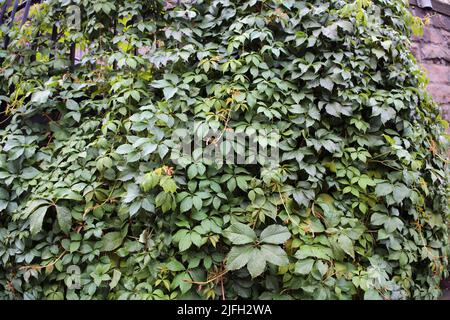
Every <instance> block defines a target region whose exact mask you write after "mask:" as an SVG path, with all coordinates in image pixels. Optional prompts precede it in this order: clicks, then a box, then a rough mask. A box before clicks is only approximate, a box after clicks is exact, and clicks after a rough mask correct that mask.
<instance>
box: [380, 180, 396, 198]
mask: <svg viewBox="0 0 450 320" xmlns="http://www.w3.org/2000/svg"><path fill="white" fill-rule="evenodd" d="M392 191H394V186H393V185H392V184H390V183H380V184H377V186H376V188H375V194H376V196H377V197H385V196H387V195H388V194H391V193H392Z"/></svg>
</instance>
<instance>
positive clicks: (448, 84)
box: [411, 0, 450, 120]
mask: <svg viewBox="0 0 450 320" xmlns="http://www.w3.org/2000/svg"><path fill="white" fill-rule="evenodd" d="M414 3H415V1H412V5H411V8H412V11H413V13H414V14H415V15H416V16H419V17H426V16H427V15H428V16H429V17H430V18H429V24H428V25H427V26H426V27H425V29H424V34H423V36H422V37H414V43H413V47H412V49H413V52H414V54H415V56H416V58H417V60H418V62H419V63H420V64H421V65H422V66H423V67H424V68H425V69H426V70H427V74H428V77H429V78H430V84H429V86H428V90H429V92H430V93H431V94H432V95H433V97H434V99H435V100H436V101H437V102H438V103H439V104H441V106H442V109H443V113H444V117H445V119H447V120H450V1H448V0H440V1H433V7H434V8H435V9H436V10H424V9H421V8H418V7H417V6H416V5H414ZM437 8H439V11H437ZM446 9H448V10H446ZM442 11H445V12H442Z"/></svg>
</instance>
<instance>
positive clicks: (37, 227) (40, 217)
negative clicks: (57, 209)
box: [30, 206, 49, 235]
mask: <svg viewBox="0 0 450 320" xmlns="http://www.w3.org/2000/svg"><path fill="white" fill-rule="evenodd" d="M48 208H49V206H44V207H39V208H37V209H36V211H34V212H33V213H32V214H31V216H30V231H31V234H32V235H36V234H37V233H39V232H40V231H41V230H42V223H43V221H44V217H45V214H46V213H47V209H48Z"/></svg>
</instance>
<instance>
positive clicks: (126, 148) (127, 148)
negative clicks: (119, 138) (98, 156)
mask: <svg viewBox="0 0 450 320" xmlns="http://www.w3.org/2000/svg"><path fill="white" fill-rule="evenodd" d="M133 150H134V148H133V146H132V145H131V144H123V145H121V146H119V147H118V148H117V149H116V153H117V154H128V153H130V152H132V151H133Z"/></svg>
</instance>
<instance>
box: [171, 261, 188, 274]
mask: <svg viewBox="0 0 450 320" xmlns="http://www.w3.org/2000/svg"><path fill="white" fill-rule="evenodd" d="M167 269H169V270H170V271H173V272H177V271H183V270H185V269H186V268H185V267H184V266H183V264H182V263H181V262H178V261H177V260H171V261H170V262H169V263H168V264H167Z"/></svg>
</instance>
